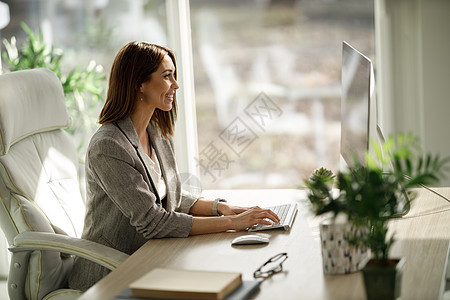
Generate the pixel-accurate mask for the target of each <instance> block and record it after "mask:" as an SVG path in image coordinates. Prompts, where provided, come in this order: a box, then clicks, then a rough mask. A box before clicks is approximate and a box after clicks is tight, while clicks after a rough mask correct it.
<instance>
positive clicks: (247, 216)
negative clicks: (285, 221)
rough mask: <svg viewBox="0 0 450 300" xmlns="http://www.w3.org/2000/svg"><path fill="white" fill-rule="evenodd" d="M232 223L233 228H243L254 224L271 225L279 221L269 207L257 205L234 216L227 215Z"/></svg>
mask: <svg viewBox="0 0 450 300" xmlns="http://www.w3.org/2000/svg"><path fill="white" fill-rule="evenodd" d="M228 217H229V218H230V219H231V221H232V224H233V229H234V230H238V231H239V230H245V229H247V228H250V227H252V226H253V225H256V224H264V225H271V224H272V223H277V222H279V221H280V219H279V218H278V216H277V215H276V214H275V213H274V212H273V211H271V210H270V209H265V208H260V207H258V206H255V207H251V208H250V209H248V210H246V211H244V212H242V213H240V214H238V215H234V216H228Z"/></svg>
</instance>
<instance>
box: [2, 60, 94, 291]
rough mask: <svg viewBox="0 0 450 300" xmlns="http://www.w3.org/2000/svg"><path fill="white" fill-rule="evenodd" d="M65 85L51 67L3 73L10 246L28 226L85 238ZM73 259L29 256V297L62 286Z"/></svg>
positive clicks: (4, 218)
mask: <svg viewBox="0 0 450 300" xmlns="http://www.w3.org/2000/svg"><path fill="white" fill-rule="evenodd" d="M69 125H70V118H69V116H68V114H67V108H66V105H65V98H64V93H63V89H62V85H61V82H60V81H59V79H58V77H57V76H56V75H55V74H54V73H53V72H51V71H50V70H48V69H33V70H24V71H16V72H12V73H7V74H3V75H0V178H1V180H0V225H1V228H2V230H3V231H4V233H5V236H6V238H7V240H8V243H9V244H10V245H11V244H13V240H14V237H15V236H16V235H17V234H19V233H22V232H26V231H38V232H52V233H62V234H68V235H70V236H74V237H80V235H81V231H82V228H83V218H84V212H85V206H84V202H83V198H82V196H81V193H80V186H79V181H78V158H77V153H76V149H75V146H74V145H73V142H72V140H71V138H70V137H69V135H68V134H67V133H66V132H65V130H64V128H65V127H68V126H69ZM72 261H73V259H72V258H71V257H67V256H63V255H61V254H60V253H58V252H52V251H34V252H33V253H32V254H31V256H30V261H29V270H28V274H27V278H26V283H27V284H26V291H25V294H26V296H27V298H28V299H41V298H42V297H43V296H45V295H46V294H47V293H49V292H50V291H53V290H55V289H57V288H60V287H62V286H64V284H65V281H66V280H67V275H68V272H70V269H71V267H72Z"/></svg>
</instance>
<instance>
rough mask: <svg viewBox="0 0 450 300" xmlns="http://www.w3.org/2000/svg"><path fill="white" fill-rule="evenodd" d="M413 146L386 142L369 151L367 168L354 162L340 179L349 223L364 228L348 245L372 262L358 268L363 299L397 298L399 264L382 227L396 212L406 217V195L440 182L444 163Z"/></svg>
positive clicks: (408, 140) (401, 140) (406, 139)
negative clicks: (364, 250)
mask: <svg viewBox="0 0 450 300" xmlns="http://www.w3.org/2000/svg"><path fill="white" fill-rule="evenodd" d="M418 145H419V141H418V139H417V138H416V137H414V136H412V135H406V136H404V135H398V136H397V138H396V139H394V138H393V137H391V138H389V139H388V140H387V141H386V142H384V143H383V144H382V145H381V146H377V145H374V146H373V148H374V151H375V155H374V156H371V155H367V165H361V164H358V163H356V164H355V166H354V167H352V168H350V169H349V171H348V172H347V173H346V174H341V175H340V177H341V178H340V180H339V182H340V188H341V193H343V194H345V199H346V201H347V202H348V203H349V207H351V208H352V210H354V211H353V212H352V216H354V218H352V220H351V222H352V223H353V224H354V225H356V226H358V227H362V228H367V234H365V235H363V236H356V235H355V236H352V237H351V241H350V242H351V243H352V244H353V245H356V246H366V247H368V248H369V249H370V250H371V253H372V259H371V260H370V261H369V262H368V263H367V265H366V267H364V269H363V276H364V283H365V287H366V294H367V299H369V300H370V299H396V298H398V297H399V296H400V292H401V290H400V288H401V277H402V276H401V270H402V267H403V264H404V263H405V259H404V258H391V257H390V256H389V250H390V249H391V247H392V245H393V244H394V242H395V232H392V233H390V232H389V230H388V229H389V228H388V223H389V221H390V220H392V219H393V218H395V217H398V216H399V212H401V211H402V210H403V212H404V213H406V212H407V209H409V206H408V204H409V201H411V200H413V199H411V197H412V196H411V194H409V195H408V194H407V192H408V190H410V189H411V188H414V187H417V186H420V185H429V184H432V183H437V182H438V181H439V179H440V178H442V177H444V170H445V168H446V165H447V163H448V161H449V159H448V158H443V159H441V158H440V157H439V155H431V154H423V153H422V152H421V151H420V147H419V146H418ZM373 157H374V158H373ZM405 204H407V205H405Z"/></svg>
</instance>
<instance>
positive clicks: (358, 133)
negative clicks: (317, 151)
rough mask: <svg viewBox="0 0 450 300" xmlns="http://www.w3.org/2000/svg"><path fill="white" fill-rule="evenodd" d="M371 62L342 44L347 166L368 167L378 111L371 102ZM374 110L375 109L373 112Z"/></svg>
mask: <svg viewBox="0 0 450 300" xmlns="http://www.w3.org/2000/svg"><path fill="white" fill-rule="evenodd" d="M372 73H373V68H372V62H371V61H370V59H369V58H367V57H366V56H364V55H363V54H361V53H360V52H359V51H358V50H356V49H355V48H353V47H352V46H350V45H349V44H348V43H346V42H343V48H342V74H341V88H342V95H341V157H342V158H343V160H344V162H345V164H346V166H353V165H354V162H355V159H356V160H357V161H359V162H360V163H361V164H363V165H364V164H365V163H366V158H365V156H366V152H367V151H368V150H369V143H370V140H371V135H372V134H371V131H372V130H373V128H376V116H375V113H376V107H375V106H374V101H375V100H374V99H371V80H373V78H372ZM371 107H374V108H371Z"/></svg>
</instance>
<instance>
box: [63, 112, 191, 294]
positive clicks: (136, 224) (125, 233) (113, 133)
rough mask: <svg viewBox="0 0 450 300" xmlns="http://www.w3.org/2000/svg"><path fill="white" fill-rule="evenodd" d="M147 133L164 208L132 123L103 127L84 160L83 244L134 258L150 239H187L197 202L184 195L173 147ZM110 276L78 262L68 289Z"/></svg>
mask: <svg viewBox="0 0 450 300" xmlns="http://www.w3.org/2000/svg"><path fill="white" fill-rule="evenodd" d="M147 132H148V133H149V136H150V139H151V142H152V146H153V148H154V149H155V152H156V155H157V157H158V160H159V162H160V165H161V170H162V173H163V177H164V181H165V183H166V186H167V195H166V199H165V200H166V201H164V202H163V203H165V206H166V207H165V208H164V207H163V206H162V205H161V204H160V203H159V200H160V199H159V195H158V193H157V191H156V190H155V188H154V184H153V182H152V179H151V178H150V177H149V176H150V174H149V172H148V170H149V166H150V161H149V158H148V156H147V155H146V154H145V152H144V149H143V148H142V146H141V144H140V142H139V138H138V136H137V133H136V131H135V129H134V126H133V123H132V122H131V119H130V118H125V119H122V120H120V121H118V122H115V123H109V124H106V125H103V126H102V127H100V128H99V130H98V131H97V132H96V133H95V134H94V136H93V137H92V139H91V142H90V144H89V147H88V151H87V154H86V184H87V203H86V217H85V224H84V230H83V235H82V237H83V238H84V239H88V240H91V241H95V242H97V243H100V244H103V245H106V246H109V247H112V248H115V249H118V250H120V251H122V252H124V253H127V254H132V253H133V252H135V251H136V250H137V249H139V247H140V246H142V245H143V244H144V243H145V242H146V241H147V240H148V239H151V238H162V237H187V236H188V235H189V232H190V230H191V227H192V216H191V215H188V214H187V213H188V212H189V210H190V208H191V206H192V205H193V204H194V203H195V201H196V198H194V197H191V196H189V195H187V194H184V193H182V190H181V182H180V178H179V174H178V170H177V166H176V162H175V154H174V147H173V141H172V139H169V140H166V139H164V138H162V136H161V133H160V131H159V129H158V128H157V126H154V125H153V124H152V123H150V124H149V126H148V127H147ZM155 259H156V258H155ZM107 273H108V270H107V269H106V268H103V267H101V266H99V265H96V264H93V263H91V262H88V261H86V260H84V259H76V260H75V263H74V267H73V270H72V273H71V278H70V280H69V286H70V287H71V288H75V289H80V290H83V291H84V290H86V289H87V288H89V287H90V286H91V285H93V284H94V283H95V282H97V281H98V280H100V279H101V278H102V277H104V276H105V275H106V274H107Z"/></svg>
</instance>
